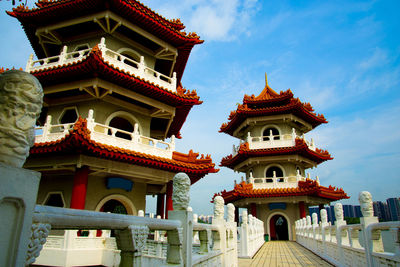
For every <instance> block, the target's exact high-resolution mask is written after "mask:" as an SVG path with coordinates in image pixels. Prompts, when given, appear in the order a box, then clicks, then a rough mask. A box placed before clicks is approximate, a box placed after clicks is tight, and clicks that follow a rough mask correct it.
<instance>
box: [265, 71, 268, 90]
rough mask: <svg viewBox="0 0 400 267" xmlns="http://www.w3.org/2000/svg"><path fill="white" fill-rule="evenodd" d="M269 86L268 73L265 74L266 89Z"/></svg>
mask: <svg viewBox="0 0 400 267" xmlns="http://www.w3.org/2000/svg"><path fill="white" fill-rule="evenodd" d="M267 86H268V78H267V73H265V87H267Z"/></svg>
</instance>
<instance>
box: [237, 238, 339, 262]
mask: <svg viewBox="0 0 400 267" xmlns="http://www.w3.org/2000/svg"><path fill="white" fill-rule="evenodd" d="M247 266H254V267H259V266H271V267H274V266H333V265H331V264H330V263H328V262H326V261H324V260H323V259H321V258H320V257H318V256H317V255H315V254H314V253H312V252H311V251H309V250H308V249H306V248H304V247H302V246H301V245H299V244H297V243H296V242H293V241H270V242H266V243H265V244H264V245H263V246H262V247H261V248H260V250H259V251H258V252H257V253H256V255H255V256H254V257H253V259H239V267H247Z"/></svg>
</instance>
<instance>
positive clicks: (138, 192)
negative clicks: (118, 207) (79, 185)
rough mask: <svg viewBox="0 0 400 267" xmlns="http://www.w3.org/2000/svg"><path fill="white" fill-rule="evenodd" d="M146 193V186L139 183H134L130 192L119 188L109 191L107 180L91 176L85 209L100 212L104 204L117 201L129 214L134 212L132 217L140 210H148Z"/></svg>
mask: <svg viewBox="0 0 400 267" xmlns="http://www.w3.org/2000/svg"><path fill="white" fill-rule="evenodd" d="M146 191H147V186H146V184H144V183H138V182H134V183H133V187H132V191H130V192H127V191H126V190H124V189H119V188H111V189H107V187H106V179H105V178H102V177H96V176H89V180H88V190H87V195H86V204H85V209H87V210H96V211H99V210H100V208H101V206H102V202H104V201H106V200H110V199H115V200H118V201H120V202H122V203H123V204H124V206H125V207H126V208H127V210H128V213H130V212H129V210H132V215H137V212H138V210H146ZM128 200H129V201H128ZM103 204H104V203H103Z"/></svg>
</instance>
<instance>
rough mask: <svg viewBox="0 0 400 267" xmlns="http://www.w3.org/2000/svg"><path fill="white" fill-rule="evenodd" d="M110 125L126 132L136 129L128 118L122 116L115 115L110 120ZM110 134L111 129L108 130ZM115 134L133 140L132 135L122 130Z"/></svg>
mask: <svg viewBox="0 0 400 267" xmlns="http://www.w3.org/2000/svg"><path fill="white" fill-rule="evenodd" d="M109 126H110V127H113V128H117V129H120V130H123V131H126V132H130V133H132V132H133V131H134V127H133V125H132V124H131V123H130V122H129V121H128V120H127V119H124V118H121V117H114V118H113V119H112V120H111V121H110V123H109ZM108 134H109V135H111V130H108ZM115 136H116V137H119V138H123V139H127V140H132V137H131V135H130V134H128V133H124V132H120V131H117V132H116V133H115Z"/></svg>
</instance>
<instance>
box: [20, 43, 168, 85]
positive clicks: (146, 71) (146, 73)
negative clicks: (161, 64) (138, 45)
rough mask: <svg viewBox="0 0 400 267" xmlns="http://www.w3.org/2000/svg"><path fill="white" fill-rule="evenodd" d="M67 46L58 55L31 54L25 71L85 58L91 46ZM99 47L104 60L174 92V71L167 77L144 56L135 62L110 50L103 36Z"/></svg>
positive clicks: (74, 61)
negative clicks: (76, 48) (83, 47)
mask: <svg viewBox="0 0 400 267" xmlns="http://www.w3.org/2000/svg"><path fill="white" fill-rule="evenodd" d="M67 49H68V47H67V46H64V47H63V50H62V52H61V53H60V55H58V56H53V57H48V58H42V59H38V60H33V55H31V56H30V58H29V60H28V63H27V64H26V68H25V71H26V72H31V71H37V70H43V69H46V68H50V67H56V66H62V65H64V64H74V63H76V62H78V61H80V60H83V59H85V58H86V57H87V56H88V55H89V53H90V51H91V50H92V49H91V48H89V49H85V50H79V51H74V52H69V53H68V52H67ZM99 49H100V51H101V53H102V56H103V59H104V61H105V62H108V63H110V64H112V65H114V67H115V68H118V69H120V70H122V71H124V72H126V73H128V74H129V75H134V76H136V77H138V78H142V79H144V80H147V81H149V82H150V83H154V84H155V85H158V86H161V87H164V88H165V89H167V90H169V91H171V92H176V73H175V72H174V73H173V75H172V77H168V76H167V75H164V74H162V73H160V72H157V71H155V70H153V69H152V68H149V67H147V66H146V64H145V62H144V57H143V56H141V57H140V62H137V61H135V60H133V59H131V58H128V57H126V56H124V55H122V54H119V53H117V52H115V51H112V50H110V49H109V48H107V47H106V44H105V38H104V37H103V38H101V41H100V44H99Z"/></svg>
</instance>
